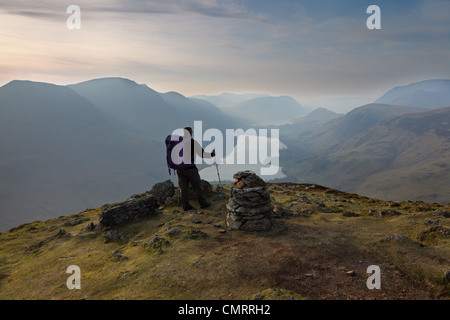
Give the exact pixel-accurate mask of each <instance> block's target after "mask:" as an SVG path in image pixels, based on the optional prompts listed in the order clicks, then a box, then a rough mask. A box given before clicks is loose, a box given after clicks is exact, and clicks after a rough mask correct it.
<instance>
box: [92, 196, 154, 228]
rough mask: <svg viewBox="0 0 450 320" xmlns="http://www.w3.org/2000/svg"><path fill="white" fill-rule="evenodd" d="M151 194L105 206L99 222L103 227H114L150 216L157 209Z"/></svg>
mask: <svg viewBox="0 0 450 320" xmlns="http://www.w3.org/2000/svg"><path fill="white" fill-rule="evenodd" d="M157 206H158V204H157V200H156V198H155V196H154V195H153V194H145V195H142V196H138V197H136V196H135V197H131V198H129V199H127V200H125V201H123V202H119V203H114V204H110V205H107V206H106V207H105V208H104V210H103V212H102V213H101V214H100V219H99V222H100V224H101V225H103V226H104V227H115V226H119V225H122V224H124V223H127V222H131V221H135V220H137V219H138V218H141V217H143V216H147V215H151V214H152V213H154V212H155V209H156V208H157Z"/></svg>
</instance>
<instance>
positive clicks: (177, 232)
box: [166, 229, 183, 237]
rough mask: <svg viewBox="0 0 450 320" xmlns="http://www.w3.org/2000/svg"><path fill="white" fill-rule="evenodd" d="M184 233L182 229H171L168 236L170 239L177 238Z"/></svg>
mask: <svg viewBox="0 0 450 320" xmlns="http://www.w3.org/2000/svg"><path fill="white" fill-rule="evenodd" d="M182 233H183V230H180V229H171V230H169V231H168V232H167V233H166V234H167V235H168V236H170V237H176V236H179V235H181V234H182Z"/></svg>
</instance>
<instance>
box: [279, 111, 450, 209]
mask: <svg viewBox="0 0 450 320" xmlns="http://www.w3.org/2000/svg"><path fill="white" fill-rule="evenodd" d="M356 111H358V112H364V113H365V114H366V116H367V117H358V118H359V119H360V121H362V122H361V123H360V124H359V125H361V124H363V123H365V124H366V126H365V127H364V126H360V127H358V125H356V126H355V127H354V128H349V127H348V126H342V125H343V124H345V123H348V121H350V120H351V119H349V116H350V114H349V115H346V116H345V117H343V118H341V119H338V120H337V121H334V123H333V124H331V123H330V127H331V128H328V129H329V130H325V129H324V128H322V129H320V130H318V131H317V132H314V134H312V135H310V136H309V137H311V139H310V140H309V142H308V145H314V144H322V148H318V149H317V151H316V152H314V151H313V150H312V149H311V148H310V147H309V146H304V147H303V152H304V156H303V158H300V161H298V163H296V164H292V165H293V167H286V165H285V167H286V168H290V169H291V170H293V171H294V172H295V174H297V176H299V177H301V178H302V180H303V181H305V180H306V181H314V182H317V183H319V184H324V183H325V182H326V183H328V184H330V185H331V186H332V187H335V188H339V189H341V190H345V191H348V192H357V193H360V194H364V195H369V194H370V195H371V196H379V197H381V198H384V199H388V200H405V199H421V200H425V201H432V202H440V203H442V202H444V203H445V202H448V201H449V199H450V194H449V192H448V187H449V185H448V181H450V176H449V172H448V170H447V166H448V165H450V163H449V161H448V159H450V132H449V128H448V123H449V121H450V119H449V117H450V108H443V109H438V110H433V111H427V112H419V113H406V114H403V115H398V116H393V117H387V118H386V117H383V118H379V119H378V120H377V119H375V118H376V117H373V115H376V113H373V108H369V109H367V108H366V110H364V109H359V110H356ZM397 111H398V110H397ZM364 119H367V121H364ZM369 123H371V125H369ZM364 128H366V129H364ZM339 130H341V131H339ZM291 149H292V148H291ZM286 171H287V169H286ZM290 175H294V173H292V172H290Z"/></svg>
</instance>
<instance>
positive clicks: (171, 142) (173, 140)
mask: <svg viewBox="0 0 450 320" xmlns="http://www.w3.org/2000/svg"><path fill="white" fill-rule="evenodd" d="M181 141H183V137H181V136H177V135H168V136H167V137H166V141H165V143H166V160H167V167H168V169H169V174H172V173H171V171H170V169H173V170H174V171H175V172H176V170H177V169H187V168H192V167H195V163H194V162H192V163H184V162H181V163H180V164H176V163H174V162H173V160H172V150H173V148H174V147H175V146H176V145H177V144H179V143H180V142H181ZM179 156H180V157H181V158H182V157H183V150H181V152H180V154H179Z"/></svg>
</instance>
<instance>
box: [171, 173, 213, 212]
mask: <svg viewBox="0 0 450 320" xmlns="http://www.w3.org/2000/svg"><path fill="white" fill-rule="evenodd" d="M177 175H178V185H179V186H180V189H181V203H182V204H183V209H184V210H188V209H189V208H190V207H191V205H190V203H189V183H190V184H191V185H192V189H194V192H195V193H196V194H197V200H198V203H199V204H200V206H201V207H203V206H205V205H206V204H207V203H208V202H207V201H206V199H205V196H204V195H203V191H202V187H201V183H202V180H201V179H200V174H199V173H198V169H197V168H196V167H193V168H188V169H178V170H177Z"/></svg>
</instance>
